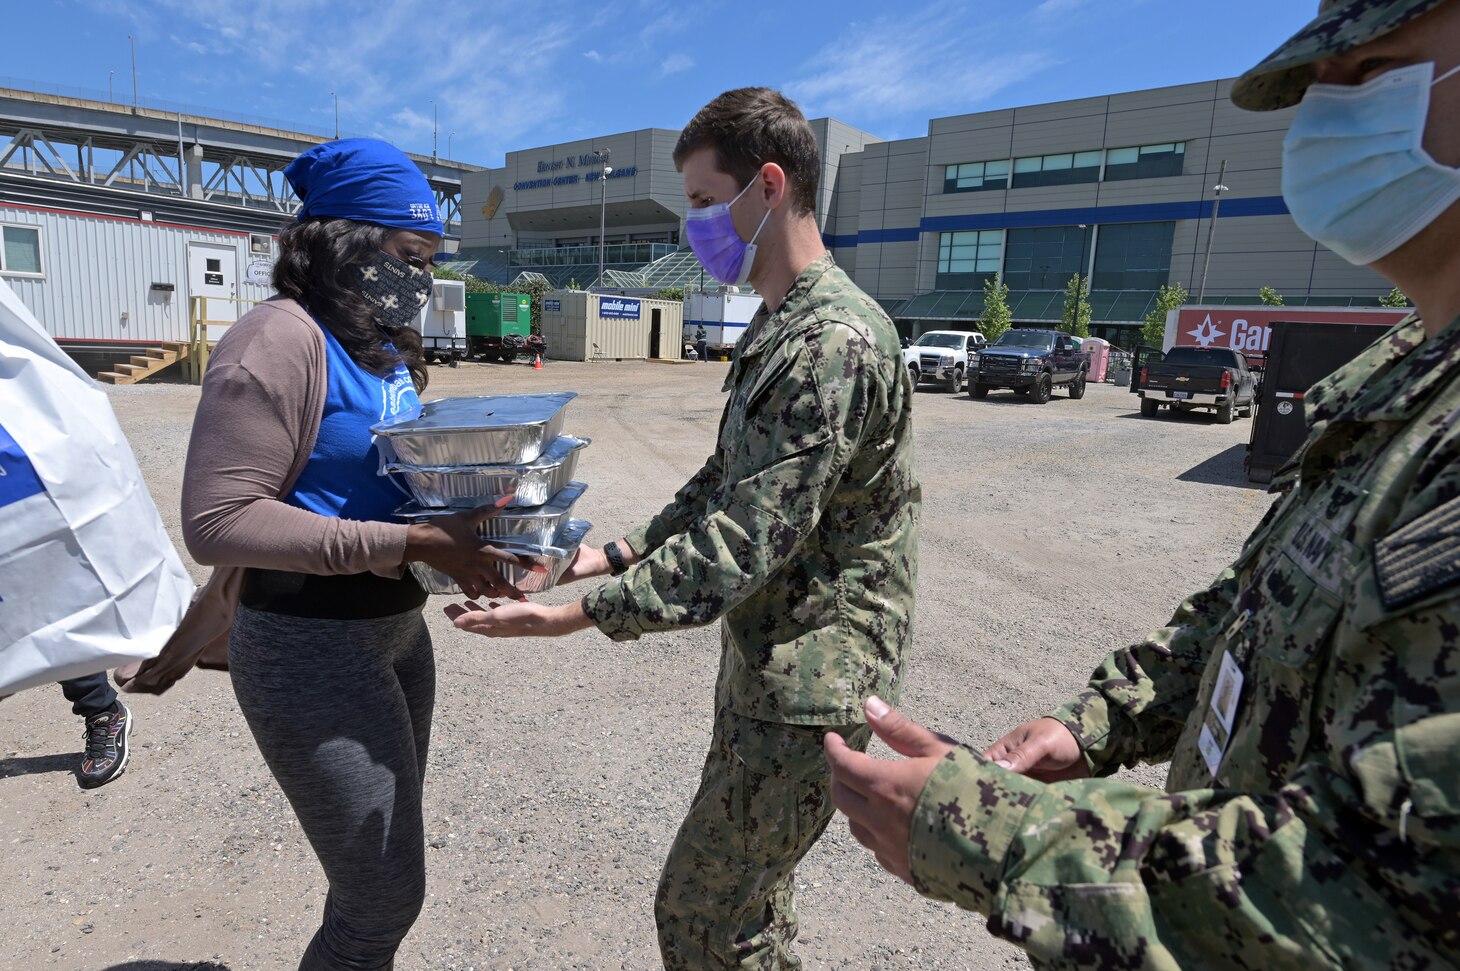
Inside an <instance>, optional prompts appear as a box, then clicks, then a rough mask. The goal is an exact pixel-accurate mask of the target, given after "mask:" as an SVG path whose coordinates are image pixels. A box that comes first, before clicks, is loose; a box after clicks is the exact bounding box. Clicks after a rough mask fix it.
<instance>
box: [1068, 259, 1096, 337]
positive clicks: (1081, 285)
mask: <svg viewBox="0 0 1460 971" xmlns="http://www.w3.org/2000/svg"><path fill="white" fill-rule="evenodd" d="M1061 323H1062V325H1063V327H1064V329H1065V331H1066V333H1069V334H1071V335H1073V336H1075V337H1089V336H1090V281H1089V280H1087V279H1085V278H1084V277H1082V276H1080V274H1078V273H1076V274H1075V275H1074V276H1072V277H1070V282H1069V283H1067V284H1065V309H1064V313H1063V315H1062V320H1061Z"/></svg>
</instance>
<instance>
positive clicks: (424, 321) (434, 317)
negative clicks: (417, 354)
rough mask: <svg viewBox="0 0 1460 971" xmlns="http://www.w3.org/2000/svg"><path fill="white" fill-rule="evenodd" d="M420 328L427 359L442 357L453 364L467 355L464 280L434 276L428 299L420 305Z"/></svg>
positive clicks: (439, 358) (432, 360)
mask: <svg viewBox="0 0 1460 971" xmlns="http://www.w3.org/2000/svg"><path fill="white" fill-rule="evenodd" d="M416 329H417V330H419V331H420V332H421V345H422V346H423V347H424V348H425V351H426V363H427V364H434V363H435V362H437V361H445V362H447V363H448V364H450V365H451V366H452V367H456V364H457V362H458V361H460V360H461V359H462V358H464V357H466V351H467V340H466V283H465V282H463V281H461V280H436V281H434V282H433V283H432V284H431V299H430V300H429V301H427V302H426V306H424V307H422V308H421V316H420V317H419V318H417V320H416Z"/></svg>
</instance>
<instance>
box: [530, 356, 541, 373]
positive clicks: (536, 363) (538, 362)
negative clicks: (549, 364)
mask: <svg viewBox="0 0 1460 971" xmlns="http://www.w3.org/2000/svg"><path fill="white" fill-rule="evenodd" d="M532 369H533V370H534V371H541V370H542V355H541V354H539V355H537V356H536V357H535V358H533V361H532Z"/></svg>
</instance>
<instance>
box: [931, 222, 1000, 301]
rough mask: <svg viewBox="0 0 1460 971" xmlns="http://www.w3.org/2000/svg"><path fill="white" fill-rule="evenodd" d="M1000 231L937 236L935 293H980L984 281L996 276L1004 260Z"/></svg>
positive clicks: (990, 230) (973, 231) (987, 230)
mask: <svg viewBox="0 0 1460 971" xmlns="http://www.w3.org/2000/svg"><path fill="white" fill-rule="evenodd" d="M1003 249H1004V231H1003V230H1002V229H984V230H972V231H970V232H965V233H939V234H938V278H937V282H936V284H935V288H936V289H938V290H981V289H983V281H984V280H987V279H991V278H993V277H996V276H998V275H999V263H1000V262H1001V260H1002V257H1003Z"/></svg>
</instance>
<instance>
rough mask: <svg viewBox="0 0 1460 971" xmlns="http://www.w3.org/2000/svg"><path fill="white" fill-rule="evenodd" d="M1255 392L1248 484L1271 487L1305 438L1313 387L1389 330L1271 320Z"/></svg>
mask: <svg viewBox="0 0 1460 971" xmlns="http://www.w3.org/2000/svg"><path fill="white" fill-rule="evenodd" d="M1270 327H1271V331H1272V334H1271V340H1270V342H1269V344H1268V350H1267V353H1266V354H1265V355H1264V356H1263V369H1262V379H1261V381H1260V383H1259V384H1258V386H1257V420H1256V421H1254V422H1253V423H1252V438H1251V440H1250V441H1249V442H1248V445H1247V478H1248V479H1249V480H1251V481H1253V482H1271V481H1272V477H1273V475H1274V474H1275V473H1276V472H1277V470H1278V469H1280V468H1282V467H1283V466H1284V465H1286V464H1287V463H1288V460H1289V459H1291V458H1292V457H1293V455H1294V453H1296V452H1297V451H1298V448H1299V447H1300V446H1301V445H1302V444H1303V441H1304V440H1305V439H1306V438H1307V437H1308V423H1307V419H1306V418H1305V417H1304V411H1303V399H1304V398H1305V397H1306V396H1307V394H1308V389H1309V388H1311V387H1313V385H1314V384H1316V383H1317V382H1318V381H1321V380H1322V379H1323V378H1326V377H1328V376H1329V375H1330V374H1332V373H1333V372H1334V371H1337V370H1338V369H1339V368H1341V367H1343V366H1344V365H1345V364H1347V363H1348V362H1350V361H1352V360H1353V359H1354V358H1355V357H1358V355H1359V354H1360V352H1362V351H1363V350H1364V348H1366V347H1368V346H1369V345H1370V344H1372V343H1374V341H1376V340H1378V339H1379V338H1380V337H1382V336H1384V333H1385V331H1387V330H1388V329H1389V325H1388V324H1386V323H1382V322H1372V323H1328V322H1325V321H1314V320H1305V321H1283V320H1274V321H1273V322H1272V324H1271V325H1270Z"/></svg>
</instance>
